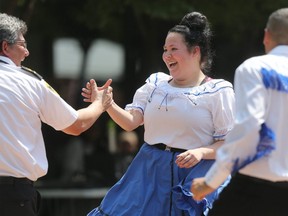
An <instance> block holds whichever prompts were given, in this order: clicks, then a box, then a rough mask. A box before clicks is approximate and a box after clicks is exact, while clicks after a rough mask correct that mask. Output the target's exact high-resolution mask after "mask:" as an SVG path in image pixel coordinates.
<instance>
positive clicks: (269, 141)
mask: <svg viewBox="0 0 288 216" xmlns="http://www.w3.org/2000/svg"><path fill="white" fill-rule="evenodd" d="M259 133H260V140H259V143H258V144H257V147H256V151H255V154H254V155H252V156H249V157H247V159H246V160H244V161H243V162H240V159H239V158H237V159H236V160H235V162H234V165H233V168H232V175H234V174H235V173H237V172H238V170H240V169H241V168H243V167H245V166H246V165H247V164H250V163H252V162H253V161H255V160H258V159H259V158H261V157H264V156H266V155H268V154H270V153H271V152H272V151H273V150H275V148H276V142H275V139H276V137H275V132H274V131H273V130H272V129H271V128H269V127H268V126H267V125H266V124H265V123H263V124H262V125H261V130H260V132H259Z"/></svg>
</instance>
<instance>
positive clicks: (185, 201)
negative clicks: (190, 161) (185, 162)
mask: <svg viewBox="0 0 288 216" xmlns="http://www.w3.org/2000/svg"><path fill="white" fill-rule="evenodd" d="M213 163H214V160H202V161H201V162H200V163H198V164H197V165H196V166H195V167H194V168H193V169H192V170H191V171H190V173H189V175H188V176H187V177H186V178H185V179H184V180H182V181H181V182H180V183H179V184H178V185H177V186H176V187H174V188H173V193H175V194H176V195H177V199H176V206H177V207H178V208H179V209H183V210H187V211H188V212H189V214H188V215H189V216H196V215H201V213H202V212H203V214H204V215H208V212H209V209H211V208H212V206H213V202H214V201H215V200H216V199H217V198H218V196H219V194H220V193H221V191H222V190H223V189H224V187H226V186H227V185H228V183H229V181H230V176H229V178H228V179H227V180H226V181H225V182H224V183H223V184H222V185H221V186H220V187H219V188H218V189H217V190H215V191H214V192H213V193H211V194H209V195H207V196H206V197H205V198H204V199H203V200H202V201H196V200H194V199H193V198H192V197H193V194H192V193H191V192H190V187H191V184H192V181H193V179H194V178H199V177H203V176H205V174H206V172H207V171H208V170H209V168H210V167H211V166H212V164H213Z"/></svg>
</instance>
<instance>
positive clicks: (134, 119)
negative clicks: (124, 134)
mask: <svg viewBox="0 0 288 216" xmlns="http://www.w3.org/2000/svg"><path fill="white" fill-rule="evenodd" d="M106 111H107V113H108V114H109V116H110V117H111V118H112V119H113V121H114V122H115V123H116V124H118V125H119V126H120V127H121V128H123V129H124V130H126V131H132V130H134V129H135V128H137V127H138V126H139V125H140V124H142V122H143V115H142V114H141V113H140V112H138V111H135V110H134V111H130V112H129V111H126V110H124V109H123V108H121V107H119V106H118V105H117V104H116V103H115V102H113V104H112V105H111V106H110V107H109V108H108V109H107V110H106Z"/></svg>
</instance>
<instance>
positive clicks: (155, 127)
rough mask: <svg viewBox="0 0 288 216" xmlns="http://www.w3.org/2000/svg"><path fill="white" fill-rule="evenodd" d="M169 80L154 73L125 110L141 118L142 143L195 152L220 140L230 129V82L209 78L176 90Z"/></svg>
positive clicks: (231, 96) (165, 76)
mask: <svg viewBox="0 0 288 216" xmlns="http://www.w3.org/2000/svg"><path fill="white" fill-rule="evenodd" d="M171 79H172V77H171V76H169V75H167V74H165V73H162V72H158V73H154V74H152V75H150V77H149V78H148V79H147V80H146V84H144V85H143V86H142V87H140V88H139V89H138V90H137V91H136V93H135V95H134V98H133V103H132V104H128V105H127V106H126V108H125V109H126V110H131V109H134V110H135V109H136V110H139V111H140V112H142V113H143V115H144V122H143V123H144V128H145V133H144V141H145V142H147V143H148V144H151V145H153V144H156V143H164V144H166V145H168V146H170V147H175V148H181V149H194V148H198V147H201V146H207V145H211V144H212V143H213V142H214V141H215V140H223V139H224V138H225V136H226V135H227V133H228V132H229V131H230V130H231V129H232V127H233V117H234V102H235V101H234V91H233V86H232V84H231V83H230V82H228V81H225V80H223V79H212V80H210V81H208V82H206V83H204V84H202V85H200V86H196V87H191V88H176V87H173V86H171V85H170V84H169V80H171Z"/></svg>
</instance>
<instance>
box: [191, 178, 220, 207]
mask: <svg viewBox="0 0 288 216" xmlns="http://www.w3.org/2000/svg"><path fill="white" fill-rule="evenodd" d="M214 190H215V189H214V188H211V187H209V186H208V185H207V184H206V182H205V178H195V179H194V180H193V182H192V185H191V188H190V191H191V192H192V193H193V199H195V200H197V201H201V200H202V199H203V198H204V197H205V196H206V195H208V194H210V193H212V192H213V191H214Z"/></svg>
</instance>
